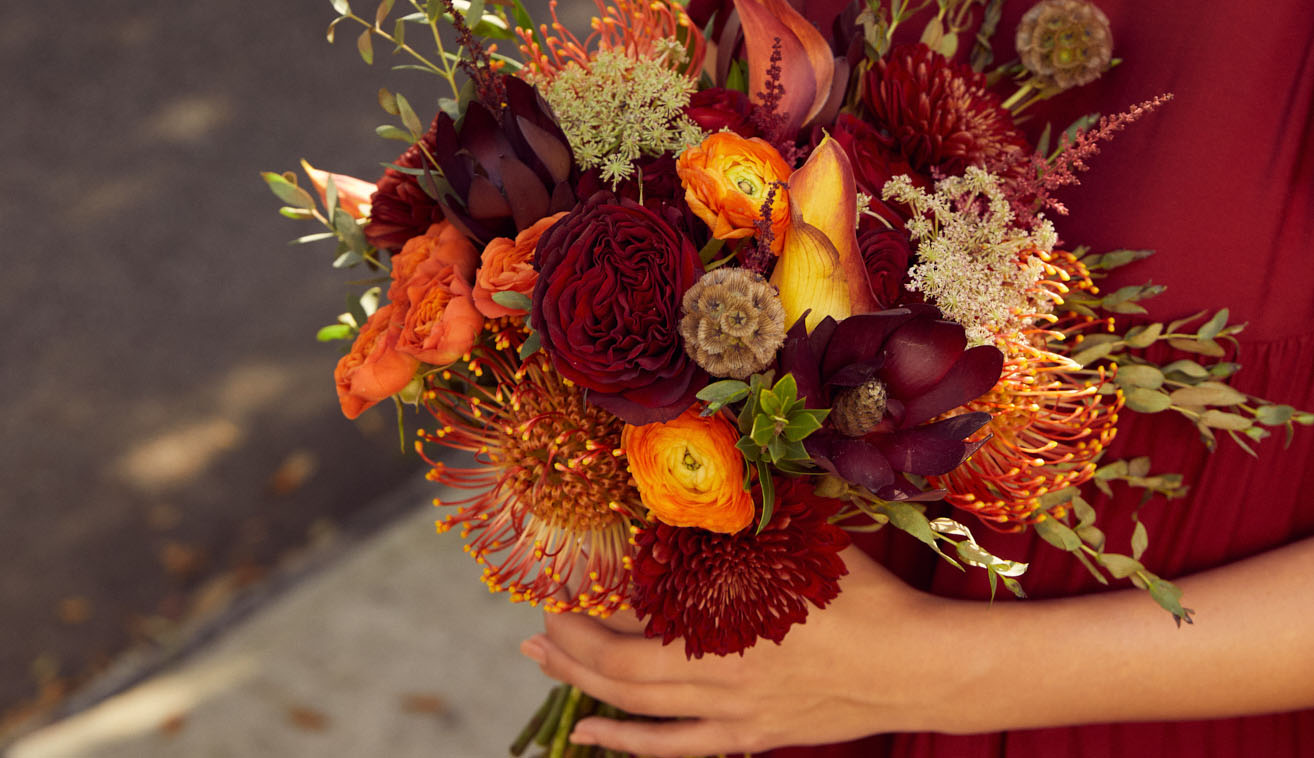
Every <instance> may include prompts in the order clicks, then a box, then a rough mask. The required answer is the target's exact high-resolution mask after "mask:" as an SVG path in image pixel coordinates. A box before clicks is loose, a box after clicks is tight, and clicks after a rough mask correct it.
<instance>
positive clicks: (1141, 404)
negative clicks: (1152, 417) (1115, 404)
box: [1124, 387, 1173, 413]
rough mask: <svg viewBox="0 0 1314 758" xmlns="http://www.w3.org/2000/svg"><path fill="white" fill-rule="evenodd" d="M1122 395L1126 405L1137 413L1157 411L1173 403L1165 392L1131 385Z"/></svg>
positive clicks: (1165, 408)
mask: <svg viewBox="0 0 1314 758" xmlns="http://www.w3.org/2000/svg"><path fill="white" fill-rule="evenodd" d="M1124 397H1125V399H1126V403H1127V407H1128V408H1130V409H1132V410H1134V411H1136V412H1137V413H1158V412H1160V411H1163V410H1167V409H1168V407H1169V406H1170V405H1172V404H1173V401H1172V400H1170V399H1169V398H1168V395H1167V394H1166V393H1163V392H1160V391H1158V390H1150V389H1145V388H1144V387H1132V388H1131V389H1130V390H1127V393H1126V395H1125V396H1124Z"/></svg>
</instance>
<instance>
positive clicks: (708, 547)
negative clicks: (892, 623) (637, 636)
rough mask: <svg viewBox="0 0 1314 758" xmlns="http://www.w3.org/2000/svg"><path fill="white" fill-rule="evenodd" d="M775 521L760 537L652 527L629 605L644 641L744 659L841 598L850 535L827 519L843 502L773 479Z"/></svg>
mask: <svg viewBox="0 0 1314 758" xmlns="http://www.w3.org/2000/svg"><path fill="white" fill-rule="evenodd" d="M776 488H777V495H776V506H775V513H774V515H773V516H772V517H771V521H770V523H768V524H767V525H766V528H764V529H763V530H762V533H761V534H757V533H756V527H755V526H753V525H752V524H750V525H749V526H748V527H746V528H744V529H741V530H740V531H738V532H736V533H734V534H720V533H718V532H709V531H707V530H705V529H698V528H696V527H674V526H668V525H666V524H663V523H660V522H657V523H654V524H653V525H652V526H649V527H647V528H645V529H642V530H640V531H639V533H638V534H637V535H635V545H636V553H635V556H634V572H633V579H634V593H633V600H632V603H633V606H634V610H635V612H636V613H638V615H639V618H640V619H644V618H646V619H648V624H647V627H646V628H645V630H644V633H645V634H647V635H648V636H649V637H661V638H662V643H663V644H670V643H671V642H672V641H674V640H675V639H677V638H680V637H683V638H684V652H685V655H687V656H689V657H690V658H701V657H703V656H704V655H706V654H708V653H711V654H712V655H730V654H732V653H739V654H740V655H742V654H743V652H744V651H745V650H747V649H748V648H750V647H752V646H753V645H755V644H757V640H758V639H759V638H762V639H768V640H771V641H772V642H776V643H779V642H780V641H781V640H782V639H784V637H785V633H786V632H788V631H789V628H790V627H791V626H793V625H794V624H801V623H803V621H804V620H805V619H806V618H807V615H808V603H811V604H813V605H815V606H816V607H818V608H825V607H826V604H827V603H829V602H830V601H831V600H833V599H834V598H835V596H836V595H838V594H839V578H840V577H841V576H844V575H845V574H847V573H848V569H847V568H845V566H844V561H843V560H842V559H841V558H840V557H839V552H840V551H841V550H843V549H844V548H845V547H846V546H847V545H848V544H849V537H848V534H847V533H846V532H845V531H844V530H843V529H841V528H839V527H837V526H835V525H833V524H831V523H829V522H828V521H827V519H829V518H830V517H831V516H833V515H834V514H835V513H837V512H838V510H839V507H840V505H841V503H840V502H839V501H838V500H829V499H825V498H820V497H817V496H816V495H815V494H814V493H813V492H812V487H811V485H810V484H809V483H808V482H807V481H806V480H804V479H787V480H779V481H777V483H776Z"/></svg>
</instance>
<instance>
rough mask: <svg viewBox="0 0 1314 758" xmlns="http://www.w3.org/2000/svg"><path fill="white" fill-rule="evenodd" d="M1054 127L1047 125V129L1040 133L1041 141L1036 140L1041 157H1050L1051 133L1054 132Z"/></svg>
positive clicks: (1037, 150)
mask: <svg viewBox="0 0 1314 758" xmlns="http://www.w3.org/2000/svg"><path fill="white" fill-rule="evenodd" d="M1053 129H1054V125H1053V124H1050V123H1046V124H1045V128H1044V130H1043V131H1041V132H1040V139H1038V140H1036V152H1037V153H1038V154H1040V155H1049V140H1050V137H1051V135H1050V132H1051V131H1053Z"/></svg>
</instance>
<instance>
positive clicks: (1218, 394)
mask: <svg viewBox="0 0 1314 758" xmlns="http://www.w3.org/2000/svg"><path fill="white" fill-rule="evenodd" d="M1169 398H1170V399H1171V400H1172V402H1173V405H1238V404H1240V403H1244V402H1245V401H1246V396H1245V395H1244V394H1242V393H1240V392H1237V391H1236V390H1234V389H1232V388H1231V387H1229V386H1227V385H1226V384H1222V383H1220V382H1201V383H1199V384H1197V385H1195V386H1194V387H1183V388H1181V389H1179V390H1176V391H1174V392H1173V393H1172V394H1171V395H1169Z"/></svg>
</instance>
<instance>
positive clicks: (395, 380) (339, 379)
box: [333, 303, 420, 418]
mask: <svg viewBox="0 0 1314 758" xmlns="http://www.w3.org/2000/svg"><path fill="white" fill-rule="evenodd" d="M392 314H393V305H392V304H391V303H389V304H387V305H385V306H383V307H382V308H380V309H378V310H377V311H375V312H374V315H372V316H370V317H369V319H368V320H366V322H365V325H364V326H362V327H361V329H360V333H359V334H357V335H356V341H355V342H354V343H352V345H351V352H349V353H347V354H346V355H344V356H342V359H341V360H339V361H338V366H337V368H336V369H334V370H333V380H334V381H335V382H336V383H337V385H338V402H339V403H340V404H341V405H342V413H343V415H345V416H346V417H347V418H356V417H357V416H359V415H360V414H361V413H363V412H364V411H365V409H366V408H369V407H370V406H372V405H374V404H375V403H377V402H379V401H380V400H382V399H384V398H386V397H388V396H390V395H393V394H396V393H398V392H401V391H402V390H403V389H405V387H406V385H407V384H410V381H411V377H413V376H415V369H416V368H417V367H419V365H420V362H419V361H418V360H416V359H415V357H414V356H411V355H407V354H405V353H401V352H398V351H397V349H396V346H397V337H398V336H399V335H400V333H401V328H400V324H397V323H395V322H393V320H392Z"/></svg>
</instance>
